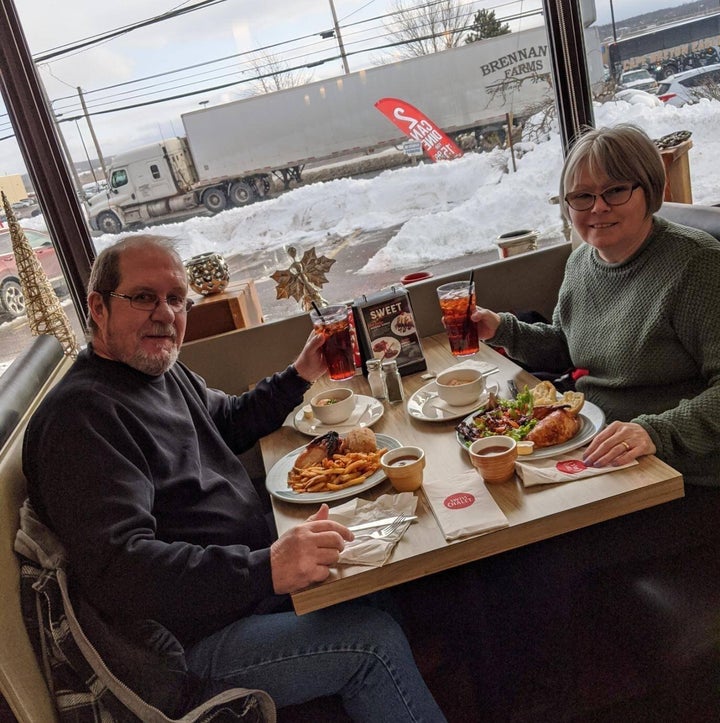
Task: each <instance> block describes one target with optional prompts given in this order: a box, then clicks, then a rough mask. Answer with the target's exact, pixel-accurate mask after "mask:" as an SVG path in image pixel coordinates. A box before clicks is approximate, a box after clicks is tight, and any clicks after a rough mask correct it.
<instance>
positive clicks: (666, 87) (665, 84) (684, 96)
mask: <svg viewBox="0 0 720 723" xmlns="http://www.w3.org/2000/svg"><path fill="white" fill-rule="evenodd" d="M712 86H715V87H716V88H720V63H713V64H712V65H705V66H703V67H702V68H693V69H692V70H686V71H684V72H682V73H677V74H675V75H670V76H668V77H667V78H665V80H663V81H661V82H660V87H659V88H658V98H660V100H662V101H663V102H664V103H667V104H668V105H674V106H681V105H685V104H686V103H697V102H698V101H699V100H700V99H701V98H707V97H710V96H711V94H710V93H709V89H710V88H711V87H712ZM716 97H718V98H720V94H717V95H716Z"/></svg>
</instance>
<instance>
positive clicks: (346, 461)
mask: <svg viewBox="0 0 720 723" xmlns="http://www.w3.org/2000/svg"><path fill="white" fill-rule="evenodd" d="M375 436H376V439H377V449H376V450H375V451H374V452H348V453H347V454H334V455H333V456H332V457H331V458H328V459H325V460H323V461H322V463H320V464H317V465H313V466H312V467H305V468H303V469H300V470H298V469H296V468H295V460H296V459H297V458H298V456H299V455H300V453H301V452H303V451H304V450H305V449H306V447H305V446H303V447H298V448H297V449H294V450H293V451H292V452H288V453H287V454H286V455H285V456H284V457H282V458H281V459H279V460H278V461H277V462H276V463H275V464H274V465H273V467H272V469H271V470H270V471H269V472H268V474H267V477H266V479H265V487H266V488H267V491H268V492H269V493H270V494H271V495H272V496H273V497H276V498H277V499H279V500H284V501H285V502H294V503H296V504H300V505H315V504H319V503H321V502H333V501H335V500H342V499H345V498H347V497H354V496H355V495H358V494H360V493H362V492H365V490H369V489H371V488H372V487H375V486H376V485H378V484H380V482H382V481H383V480H384V479H385V473H384V472H383V470H382V467H381V466H380V457H382V456H383V454H385V452H387V451H388V450H389V449H395V448H396V447H400V446H401V445H400V442H399V441H398V440H397V439H395V438H394V437H389V436H388V435H386V434H376V435H375ZM321 478H322V479H321ZM311 480H313V481H314V483H313V484H311V485H310V486H308V483H310V481H311ZM306 489H312V490H317V491H305V490H306Z"/></svg>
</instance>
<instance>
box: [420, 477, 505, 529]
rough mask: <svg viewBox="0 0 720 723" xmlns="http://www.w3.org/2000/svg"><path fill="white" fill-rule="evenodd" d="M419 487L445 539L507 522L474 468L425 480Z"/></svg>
mask: <svg viewBox="0 0 720 723" xmlns="http://www.w3.org/2000/svg"><path fill="white" fill-rule="evenodd" d="M423 490H424V491H425V496H426V497H427V499H428V502H429V503H430V508H431V509H432V511H433V514H434V515H435V519H436V520H437V523H438V525H439V526H440V529H441V530H442V532H443V535H445V539H446V540H457V539H459V538H461V537H468V536H470V535H480V534H482V533H484V532H492V531H493V530H499V529H501V528H503V527H507V526H508V521H507V517H505V514H504V513H503V511H502V510H501V509H500V508H499V507H498V505H497V502H495V500H494V499H493V498H492V495H491V494H490V493H489V492H488V489H487V487H486V486H485V483H484V482H483V481H482V479H481V477H480V475H479V474H478V473H477V472H476V471H475V470H474V469H471V470H468V471H467V472H462V473H461V474H456V475H454V476H452V477H449V478H447V479H443V480H438V479H435V480H428V481H427V482H425V483H424V485H423Z"/></svg>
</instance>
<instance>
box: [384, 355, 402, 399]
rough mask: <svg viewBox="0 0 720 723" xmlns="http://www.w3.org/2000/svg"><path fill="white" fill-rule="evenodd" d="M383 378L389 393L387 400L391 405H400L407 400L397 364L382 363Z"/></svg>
mask: <svg viewBox="0 0 720 723" xmlns="http://www.w3.org/2000/svg"><path fill="white" fill-rule="evenodd" d="M382 370H383V376H384V377H385V390H386V391H387V400H388V402H390V404H398V403H399V402H402V400H403V399H405V391H404V390H403V385H402V379H401V378H400V371H399V370H398V366H397V362H396V361H395V360H392V361H384V362H383V363H382Z"/></svg>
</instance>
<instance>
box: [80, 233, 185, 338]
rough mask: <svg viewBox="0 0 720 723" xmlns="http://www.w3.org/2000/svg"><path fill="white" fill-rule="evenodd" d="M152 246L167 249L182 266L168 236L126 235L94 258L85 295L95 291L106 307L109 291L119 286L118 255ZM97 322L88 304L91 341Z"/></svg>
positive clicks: (89, 336) (173, 244) (172, 242)
mask: <svg viewBox="0 0 720 723" xmlns="http://www.w3.org/2000/svg"><path fill="white" fill-rule="evenodd" d="M151 246H154V247H155V248H159V249H162V250H164V251H167V252H168V253H169V254H170V255H171V256H174V257H175V258H176V259H177V261H178V263H179V264H180V265H181V266H182V265H183V262H182V259H181V258H180V254H179V253H178V251H177V247H176V246H175V242H174V241H173V239H171V238H170V237H168V236H155V235H153V234H138V235H137V236H126V237H125V238H124V239H122V240H120V241H118V242H117V243H115V244H113V245H112V246H108V247H107V248H105V249H103V250H102V251H101V252H100V253H99V254H98V255H97V258H96V259H95V262H94V263H93V266H92V270H91V271H90V279H89V280H88V287H87V295H88V296H89V295H90V293H91V292H93V291H96V292H98V293H99V294H101V295H102V297H103V303H104V304H105V306H106V307H108V308H109V306H108V301H109V298H110V292H111V291H115V289H117V287H118V286H120V281H121V279H120V257H121V256H122V255H123V253H125V251H128V250H129V249H136V248H147V247H151ZM96 331H97V324H96V323H95V320H94V319H93V318H92V314H91V313H90V309H89V305H88V314H87V334H88V339H90V340H91V341H92V338H93V336H94V335H95V332H96Z"/></svg>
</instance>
